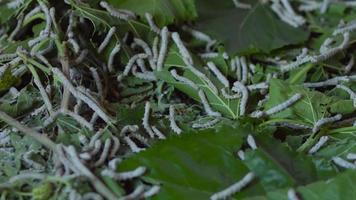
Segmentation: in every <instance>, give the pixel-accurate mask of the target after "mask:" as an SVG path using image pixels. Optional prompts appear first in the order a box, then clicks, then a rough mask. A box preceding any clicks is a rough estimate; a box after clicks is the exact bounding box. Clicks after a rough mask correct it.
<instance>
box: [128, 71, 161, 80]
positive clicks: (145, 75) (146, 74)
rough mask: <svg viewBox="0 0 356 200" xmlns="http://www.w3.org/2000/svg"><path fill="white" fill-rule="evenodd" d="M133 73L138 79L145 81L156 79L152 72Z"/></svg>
mask: <svg viewBox="0 0 356 200" xmlns="http://www.w3.org/2000/svg"><path fill="white" fill-rule="evenodd" d="M133 75H134V76H135V77H137V78H139V79H142V80H147V81H157V77H156V75H155V74H154V73H153V72H144V73H141V72H135V73H133Z"/></svg>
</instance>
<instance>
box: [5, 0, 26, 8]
mask: <svg viewBox="0 0 356 200" xmlns="http://www.w3.org/2000/svg"><path fill="white" fill-rule="evenodd" d="M24 2H25V0H14V1H10V2H9V3H6V7H7V8H10V9H16V8H18V7H20V6H21V5H22V4H23V3H24Z"/></svg>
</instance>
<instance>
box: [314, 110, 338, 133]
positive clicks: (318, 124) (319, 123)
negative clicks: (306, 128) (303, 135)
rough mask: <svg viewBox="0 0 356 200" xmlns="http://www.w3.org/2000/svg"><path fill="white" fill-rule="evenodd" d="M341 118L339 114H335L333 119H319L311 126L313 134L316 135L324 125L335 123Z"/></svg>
mask: <svg viewBox="0 0 356 200" xmlns="http://www.w3.org/2000/svg"><path fill="white" fill-rule="evenodd" d="M341 118H342V115H341V114H337V115H335V116H333V117H328V118H322V119H319V120H318V121H317V122H316V123H315V124H314V126H313V130H312V131H313V133H316V132H318V131H319V130H320V128H321V127H322V126H323V125H325V124H329V123H332V122H335V121H339V120H340V119H341Z"/></svg>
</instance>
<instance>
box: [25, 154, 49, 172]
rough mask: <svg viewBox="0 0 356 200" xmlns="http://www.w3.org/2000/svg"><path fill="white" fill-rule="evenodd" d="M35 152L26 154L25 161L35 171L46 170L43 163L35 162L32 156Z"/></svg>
mask: <svg viewBox="0 0 356 200" xmlns="http://www.w3.org/2000/svg"><path fill="white" fill-rule="evenodd" d="M34 153H35V152H34V151H32V150H30V151H28V152H25V153H24V155H23V160H24V161H25V162H26V163H27V164H28V165H29V166H30V167H33V168H35V169H39V170H41V169H45V166H43V165H42V164H41V163H39V162H36V161H34V160H33V159H32V158H31V156H32V155H33V154H34Z"/></svg>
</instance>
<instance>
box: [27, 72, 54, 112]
mask: <svg viewBox="0 0 356 200" xmlns="http://www.w3.org/2000/svg"><path fill="white" fill-rule="evenodd" d="M31 71H32V70H31ZM32 74H33V77H34V78H33V82H34V83H35V84H36V86H37V88H38V90H39V91H40V95H41V97H42V99H43V102H44V104H45V105H46V108H47V110H48V112H49V113H50V115H52V114H53V105H52V103H51V101H50V100H49V97H48V94H47V92H46V90H45V88H44V87H43V84H42V82H41V80H40V78H39V77H38V74H37V72H36V71H35V69H33V73H32Z"/></svg>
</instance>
